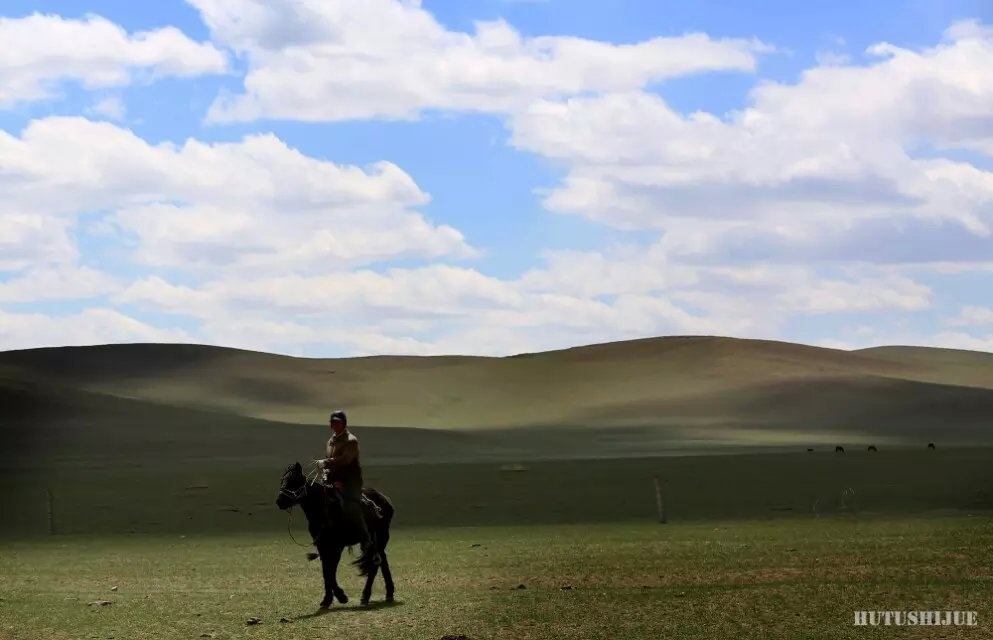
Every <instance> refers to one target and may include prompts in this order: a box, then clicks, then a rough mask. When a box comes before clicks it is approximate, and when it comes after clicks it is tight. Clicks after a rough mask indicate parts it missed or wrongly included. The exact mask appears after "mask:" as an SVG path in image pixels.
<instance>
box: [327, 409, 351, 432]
mask: <svg viewBox="0 0 993 640" xmlns="http://www.w3.org/2000/svg"><path fill="white" fill-rule="evenodd" d="M328 423H329V424H330V425H331V430H332V431H334V432H335V435H337V434H339V433H341V432H342V431H344V430H345V427H347V426H348V417H347V416H346V415H345V412H344V411H343V410H342V409H336V410H334V411H332V412H331V417H330V418H329V419H328Z"/></svg>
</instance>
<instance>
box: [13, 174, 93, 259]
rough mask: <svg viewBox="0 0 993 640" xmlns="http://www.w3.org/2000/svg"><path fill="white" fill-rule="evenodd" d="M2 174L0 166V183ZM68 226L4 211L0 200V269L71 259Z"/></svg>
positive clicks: (73, 255) (73, 252)
mask: <svg viewBox="0 0 993 640" xmlns="http://www.w3.org/2000/svg"><path fill="white" fill-rule="evenodd" d="M2 176H3V169H2V165H0V183H2V182H3V180H2ZM0 191H2V188H0ZM69 227H70V224H69V222H68V221H66V220H61V219H55V218H52V217H50V216H45V215H39V214H26V213H18V212H17V211H16V210H14V211H11V210H8V209H7V208H6V206H5V203H3V201H2V199H0V272H2V271H19V270H21V269H26V268H28V267H31V266H35V265H39V264H49V263H67V262H72V261H73V260H75V259H76V257H77V255H78V251H77V249H76V245H75V243H74V242H73V240H72V238H71V237H70V235H69Z"/></svg>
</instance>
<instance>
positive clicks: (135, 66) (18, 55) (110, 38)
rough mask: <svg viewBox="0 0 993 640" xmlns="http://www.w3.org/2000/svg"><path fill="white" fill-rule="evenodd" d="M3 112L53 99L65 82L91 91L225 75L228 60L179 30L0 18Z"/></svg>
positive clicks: (93, 21)
mask: <svg viewBox="0 0 993 640" xmlns="http://www.w3.org/2000/svg"><path fill="white" fill-rule="evenodd" d="M0 42H2V43H3V49H4V52H3V55H2V56H0V108H2V107H10V106H13V105H16V104H20V103H24V102H29V101H34V100H41V99H44V98H49V97H51V96H53V95H54V94H55V93H56V92H57V90H58V85H59V83H60V82H62V81H73V82H77V83H79V84H81V85H82V86H84V87H86V88H88V89H96V88H101V87H119V86H124V85H127V84H129V83H131V82H133V81H135V80H136V79H143V78H156V77H165V76H179V77H188V76H196V75H202V74H216V73H222V72H224V71H226V69H227V59H226V57H225V55H224V54H223V53H222V52H221V51H220V50H218V49H217V48H216V47H214V46H213V45H212V44H209V43H198V42H194V41H193V40H191V39H190V38H188V37H187V36H186V35H184V34H183V33H182V32H181V31H179V30H178V29H176V28H174V27H164V28H161V29H155V30H152V31H142V32H137V33H132V34H129V33H127V32H126V31H125V30H124V29H122V28H121V27H120V26H118V25H116V24H114V23H112V22H110V21H109V20H106V19H105V18H101V17H98V16H89V17H87V18H84V19H81V20H73V19H67V18H62V17H60V16H56V15H43V14H39V13H34V14H31V15H29V16H26V17H22V18H9V17H2V16H0Z"/></svg>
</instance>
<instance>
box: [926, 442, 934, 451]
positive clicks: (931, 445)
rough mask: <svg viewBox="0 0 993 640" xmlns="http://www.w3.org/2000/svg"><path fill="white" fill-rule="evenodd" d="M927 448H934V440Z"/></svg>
mask: <svg viewBox="0 0 993 640" xmlns="http://www.w3.org/2000/svg"><path fill="white" fill-rule="evenodd" d="M927 448H928V449H931V450H934V443H933V442H929V443H927Z"/></svg>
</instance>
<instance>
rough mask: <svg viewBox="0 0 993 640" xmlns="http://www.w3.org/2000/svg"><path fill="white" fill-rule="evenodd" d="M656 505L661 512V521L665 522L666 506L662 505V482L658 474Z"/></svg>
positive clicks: (656, 478) (656, 480)
mask: <svg viewBox="0 0 993 640" xmlns="http://www.w3.org/2000/svg"><path fill="white" fill-rule="evenodd" d="M655 507H656V508H657V509H658V512H659V522H660V523H662V524H665V523H666V518H665V507H663V506H662V484H661V483H660V482H659V477H658V476H655Z"/></svg>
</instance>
